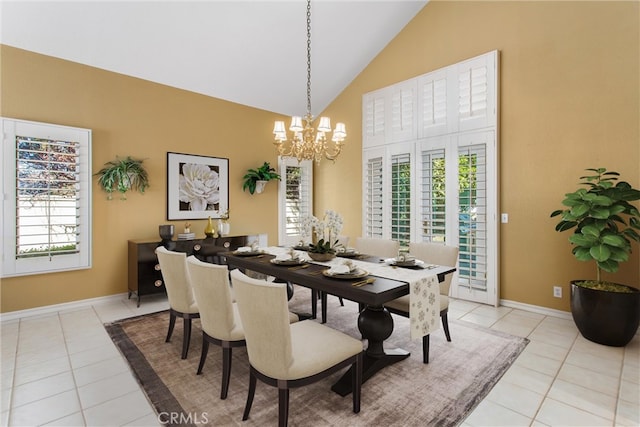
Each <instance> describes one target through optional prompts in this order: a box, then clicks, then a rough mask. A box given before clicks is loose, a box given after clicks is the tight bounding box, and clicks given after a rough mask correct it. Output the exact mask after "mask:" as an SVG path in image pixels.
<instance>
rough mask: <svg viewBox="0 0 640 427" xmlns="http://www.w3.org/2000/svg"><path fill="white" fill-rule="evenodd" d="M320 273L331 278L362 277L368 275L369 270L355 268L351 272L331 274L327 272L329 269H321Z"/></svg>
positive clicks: (347, 278)
mask: <svg viewBox="0 0 640 427" xmlns="http://www.w3.org/2000/svg"><path fill="white" fill-rule="evenodd" d="M322 274H323V275H324V276H326V277H331V278H332V279H346V280H349V279H360V278H362V277H365V276H368V275H369V272H368V271H365V270H363V269H361V268H357V269H356V270H355V271H352V272H351V273H338V274H331V273H330V272H329V270H328V269H327V270H323V271H322Z"/></svg>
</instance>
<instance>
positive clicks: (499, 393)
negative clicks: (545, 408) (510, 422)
mask: <svg viewBox="0 0 640 427" xmlns="http://www.w3.org/2000/svg"><path fill="white" fill-rule="evenodd" d="M487 399H488V400H490V401H492V402H494V403H497V404H498V405H501V406H504V407H505V408H508V409H511V410H512V411H515V412H517V413H519V414H521V415H524V416H525V417H527V418H533V417H534V416H535V415H536V412H537V411H538V407H539V406H540V404H541V403H542V400H543V399H544V395H543V394H539V393H535V392H533V391H531V390H528V389H526V388H523V387H520V386H517V385H515V384H511V383H508V382H504V381H500V382H499V383H498V384H496V386H495V387H494V388H493V390H491V392H490V393H489V395H488V396H487V397H486V398H485V400H487Z"/></svg>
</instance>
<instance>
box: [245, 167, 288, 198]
mask: <svg viewBox="0 0 640 427" xmlns="http://www.w3.org/2000/svg"><path fill="white" fill-rule="evenodd" d="M242 179H244V182H243V184H242V191H245V190H247V189H248V190H249V193H251V194H254V193H258V194H260V193H262V192H263V191H264V186H265V185H266V184H267V182H268V181H271V180H272V179H280V175H278V174H277V173H276V170H275V169H274V168H272V167H271V165H270V164H269V163H268V162H264V164H263V165H262V166H260V167H259V168H257V169H249V170H247V173H246V174H245V175H244V176H243V177H242Z"/></svg>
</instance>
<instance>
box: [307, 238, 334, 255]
mask: <svg viewBox="0 0 640 427" xmlns="http://www.w3.org/2000/svg"><path fill="white" fill-rule="evenodd" d="M338 246H339V241H338V240H336V241H335V242H334V243H333V245H332V244H331V241H329V240H327V241H325V240H324V239H320V240H318V243H310V244H309V252H312V253H315V254H335V253H336V248H337V247H338Z"/></svg>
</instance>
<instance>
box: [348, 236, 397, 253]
mask: <svg viewBox="0 0 640 427" xmlns="http://www.w3.org/2000/svg"><path fill="white" fill-rule="evenodd" d="M355 248H356V250H357V251H358V252H360V253H362V254H367V255H375V256H379V257H382V258H392V257H395V256H396V255H398V249H400V243H398V242H396V241H395V240H391V239H378V238H374V237H358V238H356V244H355Z"/></svg>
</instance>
